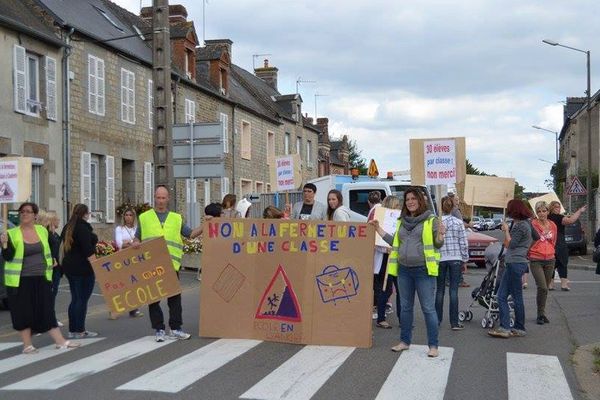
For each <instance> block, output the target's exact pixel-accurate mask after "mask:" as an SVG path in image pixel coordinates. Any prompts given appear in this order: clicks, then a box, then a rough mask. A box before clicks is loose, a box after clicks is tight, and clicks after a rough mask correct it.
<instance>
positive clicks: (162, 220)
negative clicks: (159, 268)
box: [134, 186, 202, 342]
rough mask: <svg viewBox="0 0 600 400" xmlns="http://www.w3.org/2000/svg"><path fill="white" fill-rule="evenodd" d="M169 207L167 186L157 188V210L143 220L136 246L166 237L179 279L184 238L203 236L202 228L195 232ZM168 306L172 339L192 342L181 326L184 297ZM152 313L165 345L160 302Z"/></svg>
mask: <svg viewBox="0 0 600 400" xmlns="http://www.w3.org/2000/svg"><path fill="white" fill-rule="evenodd" d="M168 206H169V190H168V189H167V188H166V187H165V186H159V187H157V188H156V190H155V191H154V208H153V209H151V210H148V211H146V212H144V213H142V214H140V216H139V223H138V226H137V230H136V232H135V240H134V245H135V242H137V243H139V242H140V241H143V240H147V239H152V238H155V237H161V236H162V237H164V238H165V241H166V242H167V248H168V249H169V254H170V255H171V261H172V263H173V268H174V269H175V271H176V272H177V276H179V268H180V266H181V257H182V256H183V240H182V239H181V237H182V236H183V237H186V238H190V239H192V238H195V237H196V236H199V235H200V233H201V232H202V227H198V228H195V229H191V228H190V227H189V226H188V225H186V224H185V223H184V222H183V217H182V216H181V214H178V213H176V212H172V211H169V209H168ZM167 304H168V305H169V328H171V332H170V334H169V336H168V337H169V339H182V340H185V339H189V338H190V334H189V333H186V332H184V331H183V330H182V329H181V325H183V317H182V310H181V294H177V295H175V296H172V297H169V298H168V299H167ZM148 311H149V314H150V322H151V323H152V328H153V329H154V330H155V331H156V336H155V338H156V341H157V342H164V341H165V339H166V337H167V335H166V333H165V322H164V317H163V312H162V309H161V307H160V301H158V302H156V303H152V304H149V305H148Z"/></svg>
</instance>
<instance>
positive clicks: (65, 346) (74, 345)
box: [55, 340, 81, 350]
mask: <svg viewBox="0 0 600 400" xmlns="http://www.w3.org/2000/svg"><path fill="white" fill-rule="evenodd" d="M80 346H81V343H77V342H71V341H70V340H66V341H65V342H64V343H63V344H57V345H56V346H55V347H56V349H57V350H65V349H76V348H77V347H80Z"/></svg>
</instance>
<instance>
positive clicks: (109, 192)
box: [106, 156, 115, 223]
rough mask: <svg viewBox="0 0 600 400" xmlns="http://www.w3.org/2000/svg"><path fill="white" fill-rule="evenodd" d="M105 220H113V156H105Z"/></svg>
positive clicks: (109, 221)
mask: <svg viewBox="0 0 600 400" xmlns="http://www.w3.org/2000/svg"><path fill="white" fill-rule="evenodd" d="M106 222H107V223H113V222H115V158H114V157H113V156H106Z"/></svg>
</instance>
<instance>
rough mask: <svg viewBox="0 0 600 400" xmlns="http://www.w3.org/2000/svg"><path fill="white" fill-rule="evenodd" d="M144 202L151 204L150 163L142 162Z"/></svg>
mask: <svg viewBox="0 0 600 400" xmlns="http://www.w3.org/2000/svg"><path fill="white" fill-rule="evenodd" d="M144 203H148V204H150V205H151V204H152V163H151V162H145V163H144Z"/></svg>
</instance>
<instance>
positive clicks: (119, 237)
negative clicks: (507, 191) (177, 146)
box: [115, 225, 136, 250]
mask: <svg viewBox="0 0 600 400" xmlns="http://www.w3.org/2000/svg"><path fill="white" fill-rule="evenodd" d="M135 230H136V228H135V226H134V227H132V228H130V227H128V226H125V225H119V226H117V227H116V229H115V242H116V244H117V247H118V249H119V250H121V249H122V248H123V243H131V242H132V241H133V239H134V238H135Z"/></svg>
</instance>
